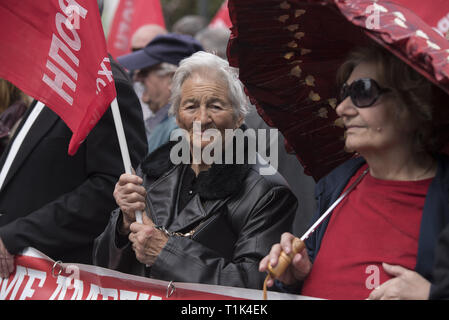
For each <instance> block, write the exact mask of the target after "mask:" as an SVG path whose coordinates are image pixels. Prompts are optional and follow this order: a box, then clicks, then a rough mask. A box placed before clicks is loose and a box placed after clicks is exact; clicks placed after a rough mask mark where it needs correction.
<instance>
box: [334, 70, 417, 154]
mask: <svg viewBox="0 0 449 320" xmlns="http://www.w3.org/2000/svg"><path fill="white" fill-rule="evenodd" d="M362 78H371V79H374V80H376V81H377V82H378V83H379V84H380V85H381V86H382V84H381V83H380V82H379V80H378V79H377V72H376V66H375V64H373V63H360V64H359V65H357V66H356V67H355V68H354V70H353V71H352V73H351V75H350V77H349V79H348V80H347V81H346V83H347V84H348V85H350V84H351V83H352V82H353V81H355V80H358V79H362ZM395 108H397V106H396V105H395V103H394V99H393V93H386V94H383V95H381V96H380V98H379V99H378V100H377V101H376V102H375V103H374V104H373V105H372V106H370V107H367V108H357V107H356V106H355V105H354V104H353V103H352V101H351V98H350V97H347V98H346V99H345V100H343V101H342V102H341V103H340V104H339V105H338V106H337V109H336V111H337V114H338V115H339V116H340V117H341V118H342V120H343V123H344V125H345V127H346V148H347V149H349V150H350V151H357V152H359V153H361V154H363V153H366V152H373V151H374V152H382V151H387V150H388V149H391V148H397V147H402V146H404V144H405V143H408V142H409V140H410V138H409V137H410V135H409V134H408V133H407V130H406V129H405V127H406V126H404V123H399V122H398V117H397V112H396V109H395Z"/></svg>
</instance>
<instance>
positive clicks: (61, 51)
mask: <svg viewBox="0 0 449 320" xmlns="http://www.w3.org/2000/svg"><path fill="white" fill-rule="evenodd" d="M0 61H1V64H0V77H1V78H4V79H7V80H9V81H10V82H12V83H14V84H15V85H16V86H17V87H19V88H20V89H21V90H23V91H24V92H25V93H27V94H28V95H30V96H32V97H33V98H35V99H37V100H39V101H41V102H43V103H44V104H45V105H47V106H48V107H49V108H51V109H52V110H53V111H54V112H55V113H56V114H58V115H59V116H60V117H61V118H62V120H63V121H64V122H65V123H66V124H67V126H68V127H69V128H70V129H71V130H72V132H73V136H72V139H71V141H70V145H69V150H68V152H69V154H70V155H73V154H75V153H76V151H77V149H78V147H79V145H80V144H81V143H82V141H83V140H84V139H85V138H86V137H87V135H88V133H89V131H90V130H91V129H92V128H93V127H94V126H95V125H96V123H97V122H98V121H99V120H100V118H101V117H102V115H103V114H104V112H105V111H106V110H107V108H108V107H109V105H110V103H111V102H112V101H113V99H114V98H115V97H116V91H115V85H114V81H113V78H112V72H111V68H110V61H109V57H108V54H107V51H106V41H105V38H104V33H103V28H102V25H101V20H100V14H99V11H98V6H97V1H95V0H87V1H79V0H46V1H36V0H21V1H9V0H0Z"/></svg>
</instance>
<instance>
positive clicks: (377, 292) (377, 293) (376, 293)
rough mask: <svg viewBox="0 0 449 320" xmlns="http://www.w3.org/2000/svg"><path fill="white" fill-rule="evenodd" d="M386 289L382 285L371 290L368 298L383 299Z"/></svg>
mask: <svg viewBox="0 0 449 320" xmlns="http://www.w3.org/2000/svg"><path fill="white" fill-rule="evenodd" d="M384 290H385V289H384V287H382V286H379V287H377V288H375V289H374V290H373V291H371V293H370V295H369V296H368V299H367V300H381V299H382V297H383V295H384Z"/></svg>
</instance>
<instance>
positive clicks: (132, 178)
mask: <svg viewBox="0 0 449 320" xmlns="http://www.w3.org/2000/svg"><path fill="white" fill-rule="evenodd" d="M117 183H118V184H119V185H120V186H124V185H126V184H128V183H131V184H135V185H141V184H142V183H143V180H142V178H141V177H139V176H136V175H135V174H129V173H124V174H122V175H121V176H120V178H119V180H118V182H117Z"/></svg>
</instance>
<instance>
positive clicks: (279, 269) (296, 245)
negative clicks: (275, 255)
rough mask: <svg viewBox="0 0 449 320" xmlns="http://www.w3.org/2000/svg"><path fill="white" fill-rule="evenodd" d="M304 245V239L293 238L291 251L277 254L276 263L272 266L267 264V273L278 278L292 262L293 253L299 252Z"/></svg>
mask: <svg viewBox="0 0 449 320" xmlns="http://www.w3.org/2000/svg"><path fill="white" fill-rule="evenodd" d="M305 247H306V245H305V243H304V241H302V240H301V239H299V238H294V239H293V241H292V252H290V253H289V254H286V253H285V252H284V251H282V252H281V254H280V255H279V260H278V264H277V265H276V266H275V267H272V266H271V264H269V265H268V273H269V274H270V277H271V278H273V279H276V278H279V277H280V276H281V275H282V274H283V273H284V272H285V270H286V269H287V267H288V266H289V265H290V263H291V262H292V259H293V257H294V256H295V254H297V253H299V252H301V251H302V250H304V248H305Z"/></svg>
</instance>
